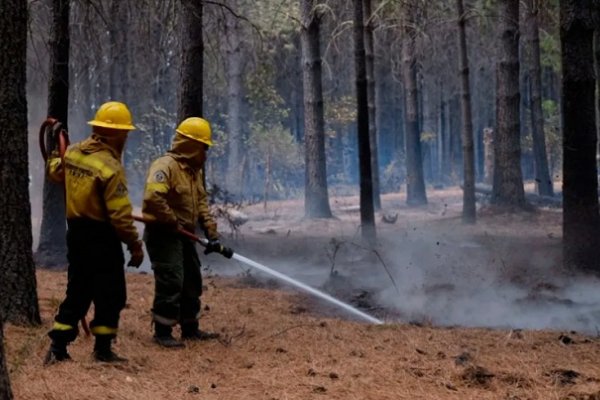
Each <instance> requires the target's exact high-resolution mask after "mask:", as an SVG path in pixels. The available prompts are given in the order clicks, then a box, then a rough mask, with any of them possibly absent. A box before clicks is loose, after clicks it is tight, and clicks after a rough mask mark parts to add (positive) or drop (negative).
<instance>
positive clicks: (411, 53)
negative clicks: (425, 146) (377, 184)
mask: <svg viewBox="0 0 600 400" xmlns="http://www.w3.org/2000/svg"><path fill="white" fill-rule="evenodd" d="M404 13H405V15H404V17H405V18H404V25H405V27H404V38H403V40H402V80H403V82H404V104H405V114H406V115H405V118H404V126H405V135H406V141H405V146H406V203H407V204H408V205H409V206H418V205H423V204H427V194H426V193H425V179H424V177H423V160H422V155H421V137H420V136H421V135H420V133H419V120H418V109H419V106H418V104H417V62H416V56H415V35H416V32H415V30H414V29H413V24H414V23H415V21H416V18H415V5H414V4H413V3H408V4H406V5H405V11H404Z"/></svg>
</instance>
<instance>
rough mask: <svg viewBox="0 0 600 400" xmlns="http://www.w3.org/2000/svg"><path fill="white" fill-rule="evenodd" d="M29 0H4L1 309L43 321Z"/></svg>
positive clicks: (14, 317) (0, 9) (0, 45)
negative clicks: (35, 221)
mask: <svg viewBox="0 0 600 400" xmlns="http://www.w3.org/2000/svg"><path fill="white" fill-rule="evenodd" d="M27 28H28V25H27V1H26V0H3V1H2V2H0V37H2V38H10V40H0V54H2V57H0V126H2V129H0V143H2V146H0V171H1V173H0V188H2V191H1V193H0V282H2V296H0V315H2V316H4V318H5V319H6V320H8V321H11V322H15V323H23V324H39V323H40V322H41V321H40V311H39V307H38V299H37V293H36V280H35V265H34V263H33V255H32V252H31V246H32V237H31V204H30V202H29V188H28V185H29V171H28V160H27V98H26V97H25V82H26V77H25V69H26V68H25V67H26V65H27V64H26V57H25V54H26V50H27Z"/></svg>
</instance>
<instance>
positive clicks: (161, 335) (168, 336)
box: [154, 321, 185, 349]
mask: <svg viewBox="0 0 600 400" xmlns="http://www.w3.org/2000/svg"><path fill="white" fill-rule="evenodd" d="M154 341H155V342H156V343H158V344H159V345H160V346H162V347H167V348H172V349H176V348H182V347H185V345H184V344H183V343H181V342H180V341H178V340H177V339H175V338H174V337H173V327H171V326H169V325H164V324H161V323H160V322H156V321H155V322H154Z"/></svg>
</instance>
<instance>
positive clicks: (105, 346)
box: [93, 335, 127, 363]
mask: <svg viewBox="0 0 600 400" xmlns="http://www.w3.org/2000/svg"><path fill="white" fill-rule="evenodd" d="M113 339H114V335H96V344H95V345H94V354H93V355H94V359H95V360H96V361H100V362H107V363H122V362H127V359H126V358H123V357H119V356H118V355H117V354H116V353H115V352H113V351H112V349H111V343H112V340H113Z"/></svg>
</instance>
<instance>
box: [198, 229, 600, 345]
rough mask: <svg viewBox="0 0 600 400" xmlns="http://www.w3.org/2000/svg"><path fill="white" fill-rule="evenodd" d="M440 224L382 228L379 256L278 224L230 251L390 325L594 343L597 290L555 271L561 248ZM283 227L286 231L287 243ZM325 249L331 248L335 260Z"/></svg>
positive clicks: (228, 268) (214, 263)
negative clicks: (363, 301)
mask: <svg viewBox="0 0 600 400" xmlns="http://www.w3.org/2000/svg"><path fill="white" fill-rule="evenodd" d="M445 221H446V222H445V223H442V224H441V225H442V226H441V227H440V226H434V225H433V224H429V226H425V225H423V224H421V225H423V226H409V225H408V224H407V226H406V227H405V228H403V229H401V231H400V232H398V230H397V228H395V230H394V229H382V227H380V231H379V239H380V245H379V246H378V247H377V249H376V251H377V255H378V256H379V257H377V256H376V254H375V253H374V252H372V251H369V250H367V249H366V248H365V247H363V246H361V245H358V244H356V237H355V235H353V234H352V233H351V232H347V233H350V235H345V236H338V237H337V239H336V241H335V242H331V241H329V239H330V238H331V236H327V232H323V231H322V230H321V231H319V230H315V229H314V227H311V228H310V229H309V230H306V226H303V222H297V223H295V224H292V223H290V224H287V225H286V224H283V223H281V222H280V224H279V226H281V227H282V228H281V230H280V231H279V232H277V231H276V232H275V233H273V234H258V237H257V232H256V231H255V232H254V233H253V235H252V236H248V237H246V238H241V239H237V240H230V241H229V243H228V244H229V245H232V246H234V248H235V249H236V250H237V251H239V252H241V254H242V255H244V256H246V257H249V258H252V259H254V260H256V261H258V262H261V263H263V264H265V265H267V266H269V267H270V268H273V269H275V270H277V271H279V272H281V273H284V274H287V275H289V276H291V277H292V278H294V279H297V280H299V281H301V282H304V283H306V284H309V285H311V286H313V287H317V288H322V289H323V290H325V291H328V292H329V293H330V294H332V295H334V296H337V297H341V299H342V300H344V301H347V302H350V303H354V304H355V305H356V304H357V303H356V302H355V301H354V300H356V299H355V297H356V296H357V294H360V293H364V292H367V293H369V295H370V297H369V299H371V303H372V304H369V306H371V308H372V310H373V312H375V313H376V314H377V316H384V317H385V316H386V315H387V317H386V318H388V321H390V322H395V321H397V322H403V323H408V322H414V323H420V324H432V325H434V326H465V327H489V328H505V329H506V328H509V329H553V330H574V331H579V332H583V333H588V334H597V332H598V330H599V329H600V292H599V291H598V290H597V287H598V284H599V283H600V282H598V279H597V278H594V277H590V276H585V275H574V274H571V273H568V272H567V271H564V270H563V269H562V267H561V266H560V262H559V260H560V239H557V238H553V237H547V236H546V237H543V238H540V237H534V238H531V237H528V236H527V235H524V234H522V232H519V231H515V232H514V234H511V233H510V232H505V234H504V235H498V234H495V235H493V234H490V233H487V232H486V231H485V229H484V228H472V230H471V231H468V232H464V230H465V229H467V228H462V227H461V224H460V221H459V220H456V219H455V220H448V219H447V220H445ZM448 221H450V222H448ZM283 226H288V227H290V228H291V229H288V230H287V232H288V234H287V236H286V235H284V234H282V233H285V232H283V229H285V228H283ZM249 229H250V230H252V229H256V228H255V227H254V228H253V227H250V228H249ZM549 229H550V228H549ZM467 230H468V229H467ZM289 232H291V233H289ZM226 242H227V241H226ZM332 243H337V247H338V250H337V252H336V255H335V259H332V254H333V248H334V244H332ZM340 243H341V245H340ZM380 258H381V260H380ZM206 261H207V262H206V263H205V264H206V265H208V267H209V268H210V270H211V271H212V272H215V273H217V274H219V275H236V274H238V275H239V274H240V273H241V272H242V271H244V270H246V269H248V268H247V267H245V266H243V265H236V264H235V263H233V262H230V261H222V260H220V259H219V256H210V257H209V258H208V259H206ZM332 266H333V268H332ZM386 269H387V271H386ZM332 270H334V271H335V272H336V273H337V274H338V275H337V276H339V277H343V280H342V279H339V282H341V285H338V286H337V287H334V286H332V285H331V284H330V283H331V281H332V277H331V276H330V272H331V271H332ZM251 272H252V273H253V274H255V275H256V276H263V275H261V274H260V273H258V272H254V271H251ZM390 275H391V278H390ZM263 277H264V278H265V279H271V278H269V277H265V276H263ZM392 279H393V281H394V282H395V285H394V283H393V282H392ZM282 285H283V284H282ZM359 304H360V303H359ZM324 306H325V305H324ZM381 307H383V309H384V310H383V311H382V310H381ZM365 311H367V312H368V311H369V309H368V308H366V309H365ZM342 314H343V312H342V311H340V312H339V316H340V317H342V316H344V317H345V316H346V315H345V314H343V315H342Z"/></svg>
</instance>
